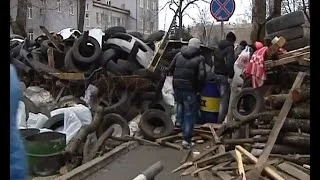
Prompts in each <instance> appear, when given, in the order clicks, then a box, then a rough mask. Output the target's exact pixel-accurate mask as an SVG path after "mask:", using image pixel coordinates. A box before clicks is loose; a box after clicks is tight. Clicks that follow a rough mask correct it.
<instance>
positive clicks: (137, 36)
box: [128, 32, 145, 42]
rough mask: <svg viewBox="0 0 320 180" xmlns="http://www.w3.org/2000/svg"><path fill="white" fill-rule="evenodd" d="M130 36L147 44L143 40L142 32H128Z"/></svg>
mask: <svg viewBox="0 0 320 180" xmlns="http://www.w3.org/2000/svg"><path fill="white" fill-rule="evenodd" d="M128 34H130V35H132V36H133V37H136V38H138V39H140V40H141V41H143V42H145V40H144V39H143V35H142V34H141V33H140V32H128Z"/></svg>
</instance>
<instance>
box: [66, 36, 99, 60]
mask: <svg viewBox="0 0 320 180" xmlns="http://www.w3.org/2000/svg"><path fill="white" fill-rule="evenodd" d="M86 43H91V44H92V45H93V48H94V52H93V54H92V55H91V56H90V57H85V56H83V55H81V53H80V50H81V47H80V46H82V45H83V44H86ZM72 54H73V57H74V60H75V61H78V62H81V63H88V64H89V63H94V62H95V61H96V60H98V58H99V56H100V54H101V48H100V44H99V42H98V41H97V40H96V39H95V38H93V37H91V36H88V39H87V41H86V42H83V36H81V37H79V38H78V39H77V40H76V41H75V42H74V44H73V47H72Z"/></svg>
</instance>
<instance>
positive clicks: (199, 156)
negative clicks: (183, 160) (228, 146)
mask: <svg viewBox="0 0 320 180" xmlns="http://www.w3.org/2000/svg"><path fill="white" fill-rule="evenodd" d="M217 148H218V147H217V146H213V147H211V148H210V149H207V150H205V151H204V152H202V153H200V154H199V155H198V156H196V157H195V158H193V160H192V162H195V161H198V160H200V159H201V158H203V157H205V156H206V155H208V154H210V153H212V152H213V151H214V150H216V149H217Z"/></svg>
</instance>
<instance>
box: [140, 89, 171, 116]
mask: <svg viewBox="0 0 320 180" xmlns="http://www.w3.org/2000/svg"><path fill="white" fill-rule="evenodd" d="M150 95H151V94H150ZM149 109H158V110H160V111H163V112H164V113H166V114H168V115H170V116H171V114H172V110H171V109H172V108H171V107H170V106H169V105H168V104H166V103H165V102H164V101H163V100H159V101H155V102H154V101H152V100H145V101H143V102H142V105H141V110H142V112H145V111H148V110H149Z"/></svg>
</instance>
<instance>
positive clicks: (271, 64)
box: [266, 52, 310, 68]
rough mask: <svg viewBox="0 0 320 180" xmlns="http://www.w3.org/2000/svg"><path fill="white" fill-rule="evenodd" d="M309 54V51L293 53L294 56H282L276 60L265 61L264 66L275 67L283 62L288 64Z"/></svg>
mask: <svg viewBox="0 0 320 180" xmlns="http://www.w3.org/2000/svg"><path fill="white" fill-rule="evenodd" d="M308 55H309V56H310V52H305V53H301V54H298V55H294V56H289V57H286V58H282V59H279V60H276V61H267V62H266V68H272V67H276V66H280V65H285V64H289V63H292V62H295V61H299V60H301V59H303V58H306V57H305V56H308Z"/></svg>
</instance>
